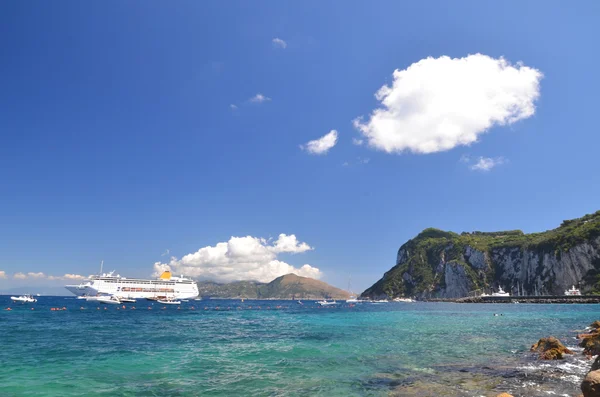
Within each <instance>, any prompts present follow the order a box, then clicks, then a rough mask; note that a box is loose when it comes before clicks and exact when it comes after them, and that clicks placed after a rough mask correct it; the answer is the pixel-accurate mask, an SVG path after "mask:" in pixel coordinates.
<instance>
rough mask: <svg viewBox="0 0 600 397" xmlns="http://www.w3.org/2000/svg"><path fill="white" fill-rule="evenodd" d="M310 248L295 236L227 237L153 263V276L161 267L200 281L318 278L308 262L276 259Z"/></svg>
mask: <svg viewBox="0 0 600 397" xmlns="http://www.w3.org/2000/svg"><path fill="white" fill-rule="evenodd" d="M311 249H312V248H311V247H310V246H309V245H308V244H306V243H303V242H299V241H298V240H297V238H296V236H295V235H293V234H292V235H289V236H288V235H286V234H280V235H279V237H278V239H277V240H276V241H274V242H273V243H272V244H270V243H269V242H268V241H267V240H265V239H263V238H257V237H252V236H246V237H231V238H230V239H229V241H227V242H221V243H218V244H216V245H215V246H208V247H204V248H200V249H199V250H198V251H196V252H194V253H191V254H187V255H185V256H183V257H182V258H181V259H177V258H176V257H172V258H171V260H170V261H169V263H161V262H156V263H155V264H154V271H155V275H159V274H160V273H162V272H163V271H165V270H171V271H173V272H174V273H175V274H186V275H188V276H191V277H196V278H198V279H203V280H215V281H220V282H229V281H235V280H257V281H262V282H269V281H272V280H273V279H275V278H276V277H279V276H282V275H284V274H288V273H296V274H297V275H299V276H305V277H312V278H320V277H321V275H322V273H321V271H320V270H319V269H317V268H315V267H312V266H310V265H303V266H301V267H299V268H296V267H294V266H292V265H290V264H288V263H285V262H282V261H280V260H279V259H277V255H278V254H280V253H292V254H294V253H301V252H305V251H308V250H311Z"/></svg>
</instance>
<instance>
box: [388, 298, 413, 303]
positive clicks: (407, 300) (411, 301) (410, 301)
mask: <svg viewBox="0 0 600 397" xmlns="http://www.w3.org/2000/svg"><path fill="white" fill-rule="evenodd" d="M393 301H394V302H403V303H414V302H415V300H414V299H412V298H394V299H393Z"/></svg>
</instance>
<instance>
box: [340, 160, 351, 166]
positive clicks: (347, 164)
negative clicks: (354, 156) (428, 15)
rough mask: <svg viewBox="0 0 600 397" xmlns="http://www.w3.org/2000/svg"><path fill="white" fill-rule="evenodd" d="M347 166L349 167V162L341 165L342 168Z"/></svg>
mask: <svg viewBox="0 0 600 397" xmlns="http://www.w3.org/2000/svg"><path fill="white" fill-rule="evenodd" d="M349 165H350V163H349V162H347V161H344V162H343V163H342V166H344V167H348V166H349Z"/></svg>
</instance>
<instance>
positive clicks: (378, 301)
mask: <svg viewBox="0 0 600 397" xmlns="http://www.w3.org/2000/svg"><path fill="white" fill-rule="evenodd" d="M371 303H389V301H388V300H387V299H378V300H375V301H371Z"/></svg>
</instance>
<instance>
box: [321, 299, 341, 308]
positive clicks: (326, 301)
mask: <svg viewBox="0 0 600 397" xmlns="http://www.w3.org/2000/svg"><path fill="white" fill-rule="evenodd" d="M317 304H319V305H321V306H331V305H337V302H336V301H335V299H334V300H331V301H328V300H327V299H323V300H322V301H318V302H317Z"/></svg>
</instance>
